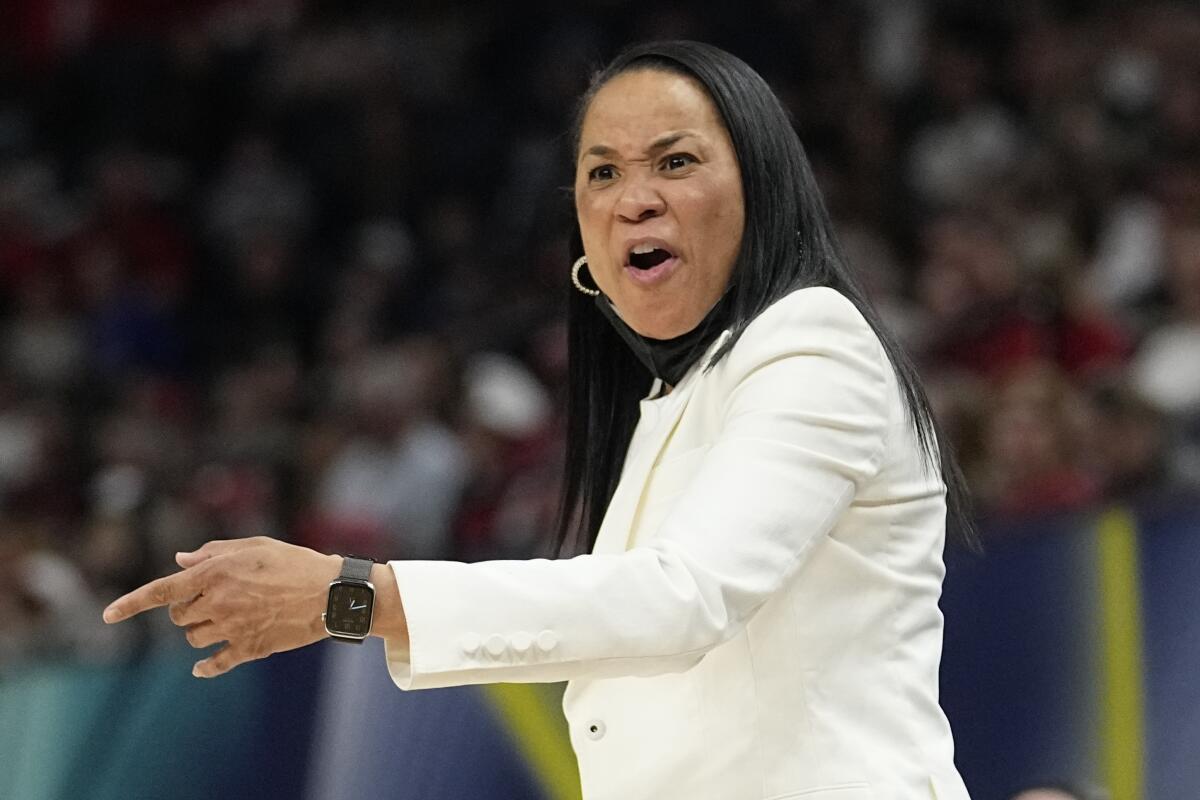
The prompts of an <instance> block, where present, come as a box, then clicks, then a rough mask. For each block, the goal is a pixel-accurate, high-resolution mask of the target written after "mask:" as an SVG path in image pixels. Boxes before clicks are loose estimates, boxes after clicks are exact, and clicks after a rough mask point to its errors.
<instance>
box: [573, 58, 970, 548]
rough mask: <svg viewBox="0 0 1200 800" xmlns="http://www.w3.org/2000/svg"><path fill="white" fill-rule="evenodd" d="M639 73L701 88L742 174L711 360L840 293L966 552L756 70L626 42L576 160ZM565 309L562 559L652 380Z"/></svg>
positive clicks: (915, 386)
mask: <svg viewBox="0 0 1200 800" xmlns="http://www.w3.org/2000/svg"><path fill="white" fill-rule="evenodd" d="M638 69H652V70H661V71H666V72H674V73H677V74H681V75H684V76H687V77H690V78H692V79H694V80H696V81H698V82H699V83H700V84H701V85H702V86H703V87H704V89H705V90H706V91H707V93H708V96H709V97H710V98H711V99H712V101H713V103H714V105H715V106H716V108H717V110H718V111H719V112H720V114H721V118H722V120H723V121H724V123H725V127H726V129H727V130H728V131H729V137H730V139H731V140H732V142H733V149H734V152H735V154H736V156H737V160H738V165H739V167H740V169H741V176H742V195H743V198H744V203H745V225H744V228H743V233H742V242H741V249H740V250H739V252H738V255H737V262H736V263H735V265H734V268H733V273H732V276H733V277H732V278H731V287H730V289H729V291H728V297H727V300H726V301H724V302H722V303H721V305H720V308H719V311H718V312H717V313H721V314H722V315H723V316H724V317H725V318H724V319H721V320H716V322H717V324H716V325H715V326H714V327H715V329H716V330H717V331H721V330H723V329H729V330H730V331H731V334H732V335H731V336H730V337H729V338H728V339H727V340H726V342H725V343H724V344H723V345H722V346H721V348H720V349H719V350H718V351H717V353H716V354H715V356H714V358H713V359H712V360H711V363H716V362H717V361H719V360H720V359H721V358H722V357H724V356H725V355H726V354H727V353H728V352H729V350H730V349H731V348H732V347H733V346H734V345H735V344H736V343H737V341H738V338H739V337H740V336H741V334H742V332H743V331H745V329H746V326H748V325H749V324H750V322H751V321H753V320H754V318H755V317H757V316H758V315H759V314H761V313H762V312H763V311H764V310H765V309H766V308H767V307H768V306H770V305H771V304H772V303H774V302H775V301H777V300H779V299H781V298H782V297H784V296H786V295H787V294H789V293H791V292H793V291H795V290H797V289H801V288H805V287H810V286H828V287H830V288H832V289H836V290H837V291H838V292H840V293H841V294H843V295H845V296H846V297H847V298H848V299H849V300H850V302H852V303H854V305H855V306H856V307H857V308H858V310H859V311H860V312H861V313H862V315H863V317H864V318H865V319H866V321H867V322H868V324H870V326H871V327H872V328H873V329H874V330H875V333H876V335H877V336H878V337H879V340H880V342H881V343H882V345H883V348H884V350H885V352H886V353H887V355H888V358H889V359H890V360H891V363H892V367H893V368H894V369H895V372H896V377H897V380H898V383H899V385H900V387H901V390H902V392H903V395H904V402H905V405H906V407H907V411H908V416H909V419H910V420H911V422H912V424H913V426H914V428H915V430H916V434H917V439H918V441H919V443H920V446H921V447H922V449H923V450H924V452H925V455H926V458H927V463H928V464H929V465H930V467H931V468H935V469H939V470H940V472H941V476H942V480H943V482H944V483H945V485H946V504H947V528H948V530H950V531H952V535H953V536H954V537H955V538H957V539H959V540H960V541H962V542H963V543H965V544H968V545H974V541H975V535H974V528H973V525H972V523H971V513H970V507H969V497H968V494H967V489H966V482H965V480H964V478H963V475H962V472H961V471H960V470H959V468H958V464H957V462H956V460H955V458H954V454H953V452H952V451H951V450H950V448H949V446H948V443H947V441H946V439H945V437H943V436H940V435H939V430H938V425H937V421H936V420H935V419H934V416H933V413H932V410H931V409H930V405H929V399H928V397H927V396H926V394H925V390H924V389H923V388H922V386H921V382H920V379H919V377H918V375H917V371H916V368H915V367H914V366H913V364H912V362H911V361H910V360H909V358H908V356H907V355H905V353H904V351H903V350H902V349H901V347H900V345H899V344H898V343H897V341H896V339H895V338H894V337H893V336H892V334H891V333H890V332H888V330H887V329H886V328H885V327H884V326H883V323H882V322H881V321H880V318H879V315H878V314H877V313H876V312H875V310H874V309H873V308H872V307H871V304H870V303H869V302H868V301H867V298H866V295H865V293H864V292H863V290H862V288H861V287H860V286H859V284H858V281H857V280H856V279H855V278H854V276H853V274H852V273H851V271H850V269H849V267H848V266H847V264H846V261H845V258H844V257H843V255H842V251H841V247H840V246H839V244H838V242H837V238H836V236H835V234H834V228H833V223H832V221H831V220H830V218H829V213H828V212H827V211H826V209H825V203H824V201H823V200H822V199H821V193H820V190H819V189H818V187H817V182H816V179H815V178H814V176H813V173H812V168H811V167H810V166H809V163H808V157H807V156H806V155H805V152H804V148H803V146H802V145H801V144H800V139H799V137H798V136H797V135H796V132H795V130H794V129H793V127H792V122H791V119H790V117H789V116H788V113H787V111H786V110H785V109H784V108H783V105H782V104H781V103H780V102H779V99H778V98H777V97H776V96H775V93H774V92H772V91H771V88H770V86H768V85H767V82H766V81H765V80H763V78H762V77H761V76H760V75H759V74H758V73H757V72H755V71H754V70H753V69H751V68H750V67H749V66H748V65H747V64H746V63H745V62H743V61H742V60H741V59H739V58H737V57H735V56H733V55H731V54H729V53H727V52H725V51H724V50H721V49H719V48H716V47H713V46H712V45H708V44H702V43H699V42H688V41H668V42H648V43H642V44H636V45H633V46H632V47H629V48H628V49H626V50H624V51H623V52H622V53H621V54H620V55H618V56H617V57H616V58H615V59H613V61H612V62H611V63H609V64H608V66H606V67H604V68H603V69H602V70H600V71H599V72H597V73H596V74H595V75H594V76H593V78H592V81H591V84H590V86H589V88H588V90H587V91H586V92H585V93H584V95H583V97H582V98H581V99H580V102H579V105H578V108H577V110H576V114H575V120H574V126H573V130H572V141H573V149H574V152H575V155H576V157H577V156H578V150H579V136H580V130H581V128H582V124H583V118H584V115H585V114H586V113H587V109H588V106H589V104H590V103H591V101H592V98H594V97H595V95H596V92H597V91H599V90H600V88H601V87H603V86H604V85H605V84H606V83H608V81H610V80H612V79H613V78H615V77H616V76H618V75H620V74H622V73H625V72H629V71H631V70H638ZM570 250H571V252H570V258H571V261H572V262H573V261H574V260H575V259H576V258H578V257H579V256H581V255H583V242H582V239H581V237H580V234H579V230H578V227H576V228H575V231H574V235H573V236H572V237H571V245H570ZM567 302H568V306H567V337H568V349H569V356H568V368H567V374H568V378H567V380H568V387H567V456H566V469H565V475H564V485H563V491H562V498H561V504H560V509H559V520H558V531H557V540H556V541H557V548H558V551H559V553H560V554H564V555H566V554H574V553H581V552H587V551H588V550H590V549H591V547H592V545H593V544H594V543H595V539H596V535H597V533H598V532H599V530H600V523H601V521H602V520H603V518H604V513H605V510H606V509H607V507H608V504H609V501H610V500H611V499H612V496H613V492H614V490H615V489H616V485H617V480H618V478H619V477H620V474H621V468H622V466H623V464H624V459H625V451H626V449H627V448H628V446H629V441H630V438H631V437H632V435H633V429H634V427H635V425H636V424H637V416H638V400H639V399H640V398H642V397H643V396H645V394H646V392H647V390H648V389H649V387H650V381H651V376H650V372H649V371H648V370H647V369H646V368H645V367H644V366H642V364H641V362H639V361H638V359H637V358H636V357H635V356H634V355H633V352H632V351H631V350H630V349H629V348H628V347H627V346H626V344H625V343H624V342H623V341H622V339H621V338H620V336H619V335H618V334H617V332H616V331H615V330H614V328H613V327H612V325H611V324H610V323H609V321H608V320H607V319H606V318H605V317H604V316H603V315H602V314H601V312H600V311H599V310H597V308H596V305H595V303H594V302H593V300H592V299H591V298H590V297H587V296H585V295H584V294H582V293H580V292H578V291H574V290H573V289H572V290H570V299H569V300H568V301H567Z"/></svg>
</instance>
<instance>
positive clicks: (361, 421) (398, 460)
mask: <svg viewBox="0 0 1200 800" xmlns="http://www.w3.org/2000/svg"><path fill="white" fill-rule="evenodd" d="M447 366H448V360H447V354H446V352H445V351H444V350H443V349H442V348H441V347H439V346H438V345H436V344H435V343H433V342H432V341H415V340H414V341H407V342H404V343H402V344H398V345H395V346H392V347H388V348H381V349H378V350H376V351H374V352H371V353H370V354H368V356H367V357H366V358H365V359H364V360H363V361H362V362H361V363H357V364H354V365H352V366H348V367H347V368H346V369H345V370H344V371H343V373H342V374H341V375H340V376H338V377H339V378H340V383H339V385H336V386H335V387H334V392H335V396H336V397H337V398H338V402H337V405H336V406H335V408H337V409H338V410H339V411H340V412H341V420H340V424H341V425H343V426H344V427H345V434H344V436H345V438H344V439H343V441H342V444H341V445H340V446H339V447H338V450H337V452H336V453H335V454H334V455H333V459H332V463H330V464H329V465H328V467H327V468H326V469H325V470H324V472H323V475H322V477H321V479H320V483H319V486H318V488H317V490H316V497H315V500H316V509H315V510H316V512H317V514H318V515H319V516H318V517H317V519H316V520H312V521H310V523H311V524H312V526H313V527H312V528H310V529H309V533H310V535H311V536H314V537H315V539H316V540H315V541H313V542H312V543H313V544H314V545H321V546H323V547H324V548H325V549H332V550H340V551H343V552H345V550H346V549H347V547H348V546H349V547H351V548H357V550H356V552H364V553H388V554H390V555H393V556H394V557H405V558H442V557H446V556H447V555H449V553H450V539H449V536H450V530H449V524H450V520H451V518H452V515H453V513H454V509H455V505H456V503H457V502H458V500H459V496H460V494H461V492H462V489H463V486H464V484H465V482H466V480H467V469H468V461H467V456H466V453H465V451H464V449H463V445H462V443H461V442H460V441H459V440H458V439H457V438H456V437H455V436H454V434H453V433H452V432H451V431H450V430H449V429H448V428H447V427H446V426H445V425H444V424H443V423H442V422H441V421H440V420H439V419H438V416H437V411H438V404H439V402H440V401H441V400H442V399H443V394H444V393H445V392H446V391H447V390H448V389H447V387H448V384H449V382H450V381H451V375H449V374H448V373H447V371H446V370H447Z"/></svg>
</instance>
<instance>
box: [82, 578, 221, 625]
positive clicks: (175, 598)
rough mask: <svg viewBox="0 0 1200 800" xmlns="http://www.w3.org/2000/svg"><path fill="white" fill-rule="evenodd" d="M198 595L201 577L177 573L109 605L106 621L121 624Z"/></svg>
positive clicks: (106, 610) (150, 583)
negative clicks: (153, 609) (154, 609)
mask: <svg viewBox="0 0 1200 800" xmlns="http://www.w3.org/2000/svg"><path fill="white" fill-rule="evenodd" d="M198 594H200V586H199V576H198V575H197V574H196V573H195V572H192V571H191V570H184V571H183V572H176V573H175V574H174V575H168V576H166V577H165V578H159V579H158V580H155V581H150V582H149V583H147V584H145V585H144V586H140V587H138V588H137V589H134V590H133V591H132V592H130V593H129V594H127V595H124V596H122V597H118V598H117V599H116V600H114V601H112V602H111V603H109V605H108V608H106V609H104V621H105V622H108V623H113V622H120V621H121V620H123V619H129V618H130V617H132V616H134V615H136V614H140V613H142V612H143V611H149V610H150V609H152V608H158V607H159V606H165V605H167V604H168V603H178V602H180V601H183V600H190V599H192V598H193V597H195V596H196V595H198Z"/></svg>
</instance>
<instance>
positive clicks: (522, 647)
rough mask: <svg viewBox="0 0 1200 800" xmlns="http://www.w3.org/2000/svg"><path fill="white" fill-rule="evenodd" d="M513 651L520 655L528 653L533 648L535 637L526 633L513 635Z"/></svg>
mask: <svg viewBox="0 0 1200 800" xmlns="http://www.w3.org/2000/svg"><path fill="white" fill-rule="evenodd" d="M511 641H512V649H513V650H515V651H517V652H518V653H527V652H529V648H531V647H533V637H532V636H530V635H529V634H528V633H526V632H525V631H521V632H520V633H514V634H513V635H512V640H511Z"/></svg>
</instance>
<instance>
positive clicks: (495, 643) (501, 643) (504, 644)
mask: <svg viewBox="0 0 1200 800" xmlns="http://www.w3.org/2000/svg"><path fill="white" fill-rule="evenodd" d="M484 647H485V648H487V651H488V653H490V654H491V655H493V656H495V657H497V658H499V657H500V656H502V655H504V653H505V651H506V650H508V639H505V638H504V637H503V636H501V635H500V634H498V633H493V634H492V635H491V636H489V637H488V638H487V643H486V644H484Z"/></svg>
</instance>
